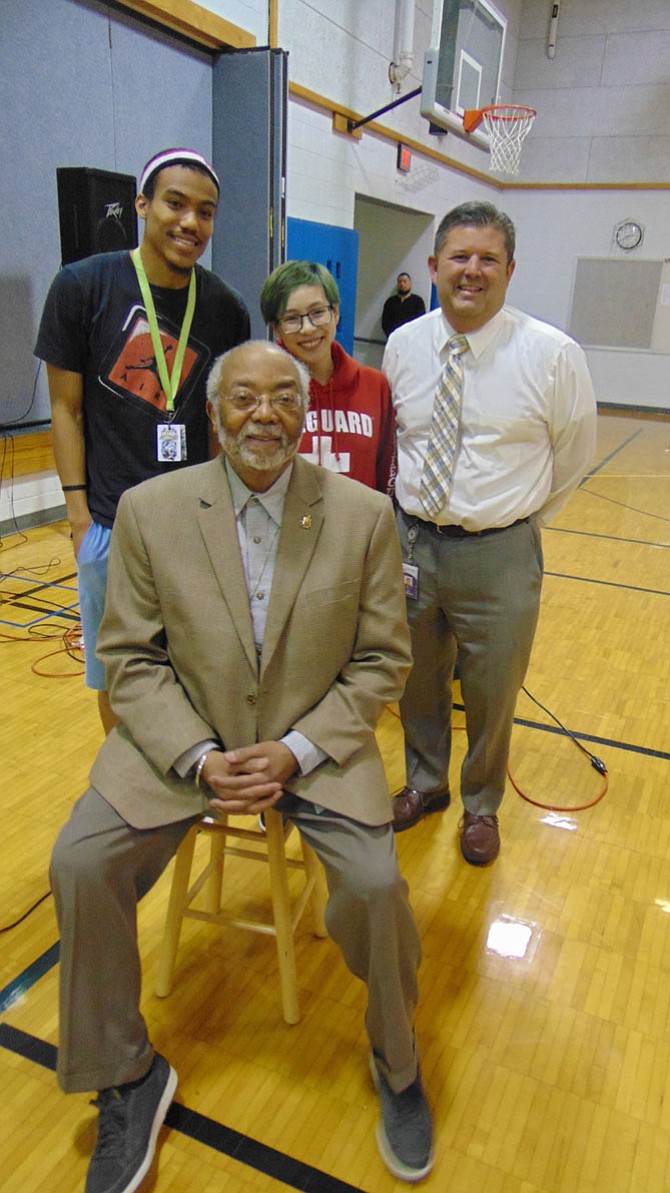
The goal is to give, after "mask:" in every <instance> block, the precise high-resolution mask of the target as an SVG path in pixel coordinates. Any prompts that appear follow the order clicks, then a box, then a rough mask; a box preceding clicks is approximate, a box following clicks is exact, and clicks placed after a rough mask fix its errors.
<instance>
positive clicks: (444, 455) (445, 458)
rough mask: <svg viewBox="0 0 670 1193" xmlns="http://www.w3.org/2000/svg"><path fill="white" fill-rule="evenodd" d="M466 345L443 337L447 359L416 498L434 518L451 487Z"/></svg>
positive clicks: (459, 339) (457, 338)
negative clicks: (445, 343) (462, 357)
mask: <svg viewBox="0 0 670 1193" xmlns="http://www.w3.org/2000/svg"><path fill="white" fill-rule="evenodd" d="M468 347H469V345H468V341H467V339H466V338H465V336H451V337H450V338H449V340H447V348H448V354H447V359H446V362H445V365H444V368H443V370H442V375H441V377H440V380H439V383H438V387H437V393H436V394H435V401H434V403H433V417H432V419H431V424H430V435H429V438H428V447H427V448H426V458H425V460H424V463H423V472H422V473H421V488H420V489H419V500H420V501H421V504H422V506H423V508H424V509H425V510H426V513H428V514H430V515H431V517H435V515H436V514H437V513H439V511H440V510H441V509H442V506H443V505H444V503H445V501H446V500H447V497H448V496H449V490H450V488H451V482H452V478H453V472H454V458H455V455H456V445H457V443H458V429H459V423H460V417H461V402H462V399H463V365H462V364H461V359H460V358H461V356H462V355H463V353H464V352H467V350H468Z"/></svg>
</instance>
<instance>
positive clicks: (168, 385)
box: [130, 249, 195, 411]
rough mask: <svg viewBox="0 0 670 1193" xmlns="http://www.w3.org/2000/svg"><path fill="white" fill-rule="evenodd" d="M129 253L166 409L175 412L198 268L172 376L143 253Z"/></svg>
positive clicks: (189, 296) (193, 279)
mask: <svg viewBox="0 0 670 1193" xmlns="http://www.w3.org/2000/svg"><path fill="white" fill-rule="evenodd" d="M130 256H131V258H132V262H133V265H134V266H135V272H136V274H137V280H138V282H139V284H140V290H141V291H142V299H143V301H144V309H145V311H146V314H147V319H148V321H149V331H150V332H151V343H152V344H153V347H154V355H155V357H156V365H157V367H158V376H159V377H160V383H161V386H162V388H163V393H164V394H165V407H166V410H168V411H172V410H174V400H175V397H176V395H177V390H178V389H179V383H180V381H181V367H182V364H183V363H184V353H185V351H186V344H187V343H188V337H189V333H190V330H191V324H192V322H193V312H194V310H195V269H192V270H191V279H190V281H189V284H188V301H187V303H186V311H185V312H184V318H183V321H182V325H181V331H180V333H179V343H178V345H177V355H176V356H175V359H174V365H173V366H172V376H170V375H169V374H168V371H167V362H166V360H165V351H164V349H163V342H162V340H161V336H160V332H159V330H158V319H157V318H156V308H155V306H154V300H153V295H152V293H151V290H150V288H149V283H148V281H147V275H146V273H145V272H144V265H143V263H142V258H141V256H140V250H139V249H134V250H133V252H132V253H131V254H130Z"/></svg>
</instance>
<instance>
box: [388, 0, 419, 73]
mask: <svg viewBox="0 0 670 1193" xmlns="http://www.w3.org/2000/svg"><path fill="white" fill-rule="evenodd" d="M413 64H414V0H396V7H395V48H394V60H393V62H391V63H390V64H389V79H390V80H391V82H392V83H393V86H394V87H395V88H396V90H398V91H399V90H400V84H401V83H402V81H403V79H405V78H407V75H408V74H409V72H410V71H411V69H412V66H413Z"/></svg>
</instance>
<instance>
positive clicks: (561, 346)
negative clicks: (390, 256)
mask: <svg viewBox="0 0 670 1193" xmlns="http://www.w3.org/2000/svg"><path fill="white" fill-rule="evenodd" d="M453 334H454V329H453V328H452V327H450V325H449V323H448V322H447V320H446V318H445V316H444V314H443V313H442V311H441V309H440V308H438V309H437V310H434V311H431V312H430V314H428V315H424V316H423V318H420V319H415V320H414V321H413V322H412V323H407V324H405V326H404V327H400V328H398V330H397V331H394V332H393V334H392V336H391V338H390V339H389V341H388V344H387V345H386V350H385V352H384V363H383V366H382V368H383V371H384V373H385V375H386V377H387V379H388V381H389V384H390V386H391V392H392V395H393V404H394V407H395V413H396V422H397V429H398V477H397V480H396V496H397V498H398V502H399V504H400V505H401V506H402V508H403V509H404V510H405V511H406V513H408V514H414V515H416V516H417V517H419V518H423V519H424V520H426V512H425V510H424V508H423V506H422V505H421V502H420V501H419V487H420V484H421V471H422V468H423V461H424V458H425V454H426V446H427V443H428V436H429V432H430V422H431V417H432V413H433V401H434V398H435V393H436V391H437V385H438V381H439V378H440V374H441V372H442V368H443V366H444V361H445V358H446V344H447V340H448V339H449V336H451V335H453ZM466 334H467V333H466ZM467 340H468V344H469V351H467V352H466V353H464V355H463V356H462V357H461V358H460V359H461V363H462V365H463V373H464V383H463V404H462V411H461V431H460V441H459V444H458V448H457V453H456V460H455V465H454V479H453V484H452V488H451V492H450V494H449V498H448V500H447V502H446V504H445V505H444V507H443V508H442V509H441V510H440V512H439V514H438V515H437V517H436V518H435V519H434V521H435V522H436V523H437V524H438V525H449V524H450V525H456V526H463V527H464V528H465V529H466V530H470V531H477V530H488V529H491V528H492V527H495V526H509V525H510V524H511V523H512V522H515V521H517V519H519V518H526V517H528V516H529V515H530V514H537V515H538V517H539V519H540V521H541V522H547V521H549V519H551V518H552V517H554V515H555V514H556V513H557V512H558V510H559V509H560V508H561V506H562V505H564V503H565V502H566V501H567V499H568V497H569V496H570V494H571V493H572V492H573V490H574V489H575V488H576V487H577V485H578V484H579V481H580V480H581V479H582V477H583V476H584V474H585V472H586V471H587V469H588V467H589V465H590V464H591V461H592V460H593V455H594V451H595V434H596V402H595V395H594V392H593V386H592V384H591V378H590V376H589V371H588V367H587V364H586V358H585V356H584V353H583V352H582V349H581V348H580V347H579V345H578V344H576V343H575V341H574V340H572V339H570V337H569V336H568V335H566V334H565V332H562V331H559V330H558V329H557V328H555V327H552V326H551V325H550V324H548V323H542V322H540V320H539V319H534V318H532V317H531V316H530V315H526V314H524V313H523V312H522V311H517V310H515V309H514V308H513V307H503V308H502V310H500V311H498V313H497V314H496V315H494V316H493V318H492V319H490V320H489V322H488V323H486V324H485V325H484V327H481V328H479V330H478V331H475V332H471V333H469V334H467Z"/></svg>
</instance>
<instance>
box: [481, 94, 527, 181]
mask: <svg viewBox="0 0 670 1193" xmlns="http://www.w3.org/2000/svg"><path fill="white" fill-rule="evenodd" d="M536 116H537V112H536V110H535V108H523V107H519V106H518V105H517V104H494V105H492V106H491V107H488V108H481V109H479V110H476V109H473V110H471V111H468V112H466V113H465V115H464V116H463V128H464V129H465V131H466V132H467V133H471V132H474V130H475V129H476V128H478V127H479V125H480V124H482V125H483V126H484V128H485V130H486V132H487V133H488V135H489V147H490V151H491V158H490V161H489V170H490V171H491V173H492V174H518V173H519V162H520V160H521V146H522V145H523V142H524V138H525V137H526V136H527V134H528V133H529V132H530V130H531V128H532V126H533V121H534V119H535V117H536Z"/></svg>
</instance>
